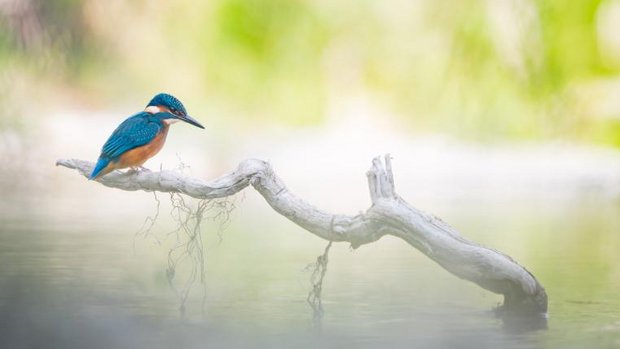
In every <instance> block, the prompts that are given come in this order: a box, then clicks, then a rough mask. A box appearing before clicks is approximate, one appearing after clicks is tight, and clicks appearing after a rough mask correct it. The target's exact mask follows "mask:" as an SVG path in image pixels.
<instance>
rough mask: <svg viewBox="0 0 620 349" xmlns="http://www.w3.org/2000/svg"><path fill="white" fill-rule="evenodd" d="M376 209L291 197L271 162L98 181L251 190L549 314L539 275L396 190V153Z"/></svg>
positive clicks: (510, 307) (521, 308)
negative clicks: (407, 249) (208, 176)
mask: <svg viewBox="0 0 620 349" xmlns="http://www.w3.org/2000/svg"><path fill="white" fill-rule="evenodd" d="M56 164H57V165H60V166H64V167H67V168H70V169H75V170H77V171H79V172H80V173H81V174H82V175H84V176H85V177H88V174H90V172H91V171H92V169H93V166H94V164H93V163H91V162H88V161H83V160H75V159H72V160H58V162H57V163H56ZM367 177H368V186H369V190H370V197H371V199H372V206H371V207H370V208H369V209H368V210H367V211H366V212H365V213H363V214H359V215H356V216H346V215H335V214H331V213H328V212H324V211H322V210H320V209H317V208H316V207H314V206H312V205H310V204H309V203H307V202H306V201H304V200H303V199H301V198H299V197H298V196H296V195H295V194H293V193H292V192H290V191H289V190H288V189H287V187H286V186H285V185H284V182H283V181H282V180H281V179H280V178H279V177H278V176H277V175H276V174H275V172H274V171H273V169H272V168H271V166H270V165H269V163H267V162H265V161H262V160H256V159H249V160H245V161H243V162H241V163H240V164H239V166H238V167H237V169H236V170H235V171H233V172H231V173H228V174H225V175H223V176H221V177H219V178H217V179H214V180H212V181H203V180H200V179H196V178H190V177H187V176H184V175H182V174H179V173H178V172H175V171H161V172H151V171H148V170H147V171H139V172H136V171H129V172H120V171H115V172H112V173H110V174H108V175H106V176H103V177H101V178H99V179H98V180H97V181H98V182H99V183H101V184H103V185H105V186H108V187H111V188H118V189H121V190H129V191H133V190H144V191H159V192H175V193H183V194H186V195H189V196H191V197H194V198H197V199H215V198H222V197H226V196H230V195H233V194H235V193H237V192H239V191H241V190H243V189H244V188H245V187H247V186H249V185H252V186H253V187H254V188H255V189H256V190H257V191H258V192H259V193H260V194H261V195H262V196H263V197H264V198H265V200H266V201H267V203H268V204H269V205H270V206H271V207H272V208H273V209H274V210H275V211H276V212H278V213H280V214H281V215H283V216H285V217H286V218H288V219H289V220H291V221H292V222H294V223H296V224H297V225H299V226H301V227H302V228H304V229H305V230H307V231H309V232H310V233H312V234H315V235H317V236H319V237H321V238H323V239H325V240H329V241H345V242H349V243H351V245H352V246H353V247H354V248H357V247H359V246H361V245H363V244H368V243H371V242H374V241H376V240H378V239H379V238H381V237H382V236H383V235H393V236H396V237H399V238H401V239H403V240H405V241H406V242H407V243H409V244H410V245H411V246H413V247H415V248H416V249H418V250H419V251H421V252H422V253H424V254H425V255H426V256H427V257H429V258H430V259H432V260H434V261H435V262H437V263H438V264H439V265H440V266H442V267H443V268H444V269H446V270H447V271H449V272H450V273H452V274H454V275H456V276H458V277H459V278H462V279H465V280H469V281H471V282H474V283H476V284H477V285H479V286H480V287H482V288H484V289H486V290H489V291H491V292H494V293H498V294H502V295H504V306H503V309H504V310H506V311H509V312H517V313H526V314H541V313H546V312H547V294H546V292H545V289H544V288H543V287H542V285H541V284H540V283H539V282H538V280H536V278H535V277H534V276H533V275H532V274H531V273H530V272H529V271H527V270H526V269H525V268H524V267H522V266H521V265H519V264H518V263H517V262H515V261H514V260H513V259H512V258H510V257H509V256H507V255H505V254H503V253H501V252H499V251H495V250H493V249H490V248H487V247H484V246H481V245H479V244H477V243H475V242H472V241H469V240H467V239H465V238H464V237H462V236H461V235H460V234H459V233H458V232H457V231H456V230H455V229H453V228H452V227H450V226H449V225H448V224H446V223H444V222H443V221H442V220H441V219H439V218H436V217H434V216H432V215H429V214H426V213H424V212H421V211H419V210H417V209H416V208H414V207H412V206H410V205H409V204H408V203H407V202H405V201H404V200H403V199H402V198H400V197H399V196H398V195H397V194H396V192H395V189H394V177H393V175H392V166H391V161H390V157H389V156H385V160H384V161H382V160H381V159H380V158H378V157H377V158H375V159H373V162H372V167H371V168H370V170H369V171H368V173H367Z"/></svg>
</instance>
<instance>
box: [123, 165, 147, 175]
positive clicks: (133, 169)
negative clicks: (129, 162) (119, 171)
mask: <svg viewBox="0 0 620 349" xmlns="http://www.w3.org/2000/svg"><path fill="white" fill-rule="evenodd" d="M140 172H151V170H149V169H148V168H146V167H144V166H131V167H130V168H129V170H128V171H127V173H130V174H134V173H140Z"/></svg>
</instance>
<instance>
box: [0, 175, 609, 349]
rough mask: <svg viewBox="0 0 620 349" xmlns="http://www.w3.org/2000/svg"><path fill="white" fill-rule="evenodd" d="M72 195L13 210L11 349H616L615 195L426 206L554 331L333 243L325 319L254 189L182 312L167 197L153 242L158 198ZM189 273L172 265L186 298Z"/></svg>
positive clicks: (408, 258)
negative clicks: (540, 292)
mask: <svg viewBox="0 0 620 349" xmlns="http://www.w3.org/2000/svg"><path fill="white" fill-rule="evenodd" d="M80 186H84V184H83V183H81V182H80ZM62 188H65V187H63V186H62V185H61V187H60V188H59V189H57V190H56V191H54V190H52V191H51V193H50V194H49V195H46V196H43V197H39V196H37V195H22V194H23V193H21V194H19V195H18V194H15V193H13V194H9V196H5V200H3V203H2V207H1V209H2V212H1V213H0V347H2V348H30V347H45V348H84V347H88V348H98V347H100V348H131V347H148V348H170V347H174V346H176V347H196V348H203V347H212V348H222V347H239V348H245V347H264V348H268V347H282V348H291V347H356V348H359V347H385V346H388V345H389V346H392V347H420V348H428V347H433V348H451V347H459V348H482V347H487V348H499V347H502V348H613V347H620V214H619V213H620V205H619V204H618V202H615V201H610V200H608V199H605V200H604V199H602V198H600V199H599V198H597V197H591V196H586V197H579V198H575V200H574V202H566V201H562V202H557V201H554V200H553V199H549V200H547V199H544V198H543V199H532V201H531V202H518V203H510V204H507V203H506V202H504V201H501V200H500V201H497V202H471V201H469V204H468V205H463V204H462V203H459V202H450V203H445V202H444V203H440V204H437V205H432V204H429V203H427V204H426V206H427V207H421V208H425V209H427V210H429V211H433V212H435V213H437V214H440V215H441V216H442V217H443V218H444V219H445V220H446V221H448V222H450V223H451V224H452V225H454V226H456V227H457V228H458V229H459V230H460V231H461V232H463V234H464V235H466V236H467V237H469V238H471V239H474V240H476V241H479V242H481V243H483V244H485V245H487V246H491V247H494V248H497V249H500V250H502V251H505V252H506V253H508V254H509V255H511V256H513V257H514V258H515V259H517V260H518V261H519V262H521V263H522V264H524V265H525V266H526V267H527V268H528V269H529V270H531V271H532V272H533V273H534V274H535V275H536V276H537V277H538V278H539V280H540V281H541V282H542V284H543V285H544V286H545V287H546V288H547V292H548V294H549V299H550V305H549V307H550V312H549V317H548V322H547V325H546V326H541V325H540V324H538V325H532V323H531V322H529V321H528V322H527V323H526V324H521V325H514V324H512V323H509V322H504V321H502V320H501V319H498V318H496V317H495V316H494V314H493V312H492V309H493V307H494V306H495V305H497V304H498V303H499V302H501V298H500V297H498V296H496V295H494V294H491V293H488V292H486V291H484V290H481V289H480V288H478V287H477V286H475V285H473V284H470V283H468V282H464V281H462V280H459V279H457V278H456V277H454V276H452V275H450V274H448V273H447V272H445V271H444V270H442V269H441V268H439V267H438V266H437V265H435V264H434V263H433V262H431V261H429V260H427V259H426V258H425V257H423V256H422V255H421V254H420V253H418V252H417V251H415V250H413V249H412V248H411V247H409V246H408V245H406V244H404V243H403V242H402V241H399V240H397V239H394V238H384V239H382V240H380V241H379V242H378V243H375V244H372V245H370V246H364V247H362V248H360V249H358V250H356V251H352V250H350V249H349V247H348V246H345V245H335V246H334V247H333V249H332V252H331V254H330V263H329V270H328V272H327V276H326V279H325V284H324V294H323V302H324V303H323V305H324V310H325V313H324V316H323V319H322V321H320V322H319V323H317V322H315V321H313V313H312V310H311V308H310V307H309V306H308V305H307V304H306V301H305V298H306V294H307V292H308V290H309V281H308V280H309V277H310V273H309V271H307V270H306V266H307V265H308V264H309V263H311V262H312V261H314V260H315V258H316V256H317V255H319V254H320V253H321V252H322V250H323V248H324V246H325V243H324V242H323V241H320V240H319V239H317V238H315V237H314V236H312V235H310V234H307V233H305V232H304V231H302V230H301V229H299V228H297V227H296V226H294V225H293V224H291V223H289V222H287V221H286V220H284V219H282V218H281V217H279V216H277V215H276V214H275V213H273V212H271V211H270V210H269V208H267V207H266V205H265V204H264V203H263V202H261V199H260V198H258V197H256V195H254V194H253V193H252V194H250V193H248V197H247V198H246V199H245V201H243V202H241V203H239V204H238V206H239V207H238V209H237V210H236V211H235V214H234V216H233V219H232V222H231V224H230V225H229V226H228V227H227V228H226V229H225V230H224V232H223V234H222V235H221V241H220V239H219V237H218V234H217V225H215V224H206V225H205V226H204V227H203V236H204V245H205V250H206V270H205V273H204V275H205V283H204V288H203V287H202V286H201V284H200V283H196V284H195V285H194V286H193V288H192V291H191V293H190V296H189V298H188V300H187V304H186V311H185V315H184V316H182V315H181V313H180V311H179V306H180V298H179V296H178V294H177V293H176V292H175V290H174V289H173V288H171V286H170V285H169V283H168V281H167V277H166V258H167V253H168V250H169V248H170V246H171V244H174V241H175V237H174V235H170V236H168V235H166V234H167V233H168V232H169V231H171V230H173V228H174V222H172V220H171V218H170V215H169V214H168V213H169V211H170V207H169V203H168V197H167V196H160V197H159V198H160V199H161V201H162V207H161V210H160V211H161V217H160V219H159V220H158V222H157V224H155V226H154V228H153V230H152V233H153V234H154V235H151V236H147V237H146V238H143V237H138V238H136V237H135V233H136V231H138V230H139V228H140V226H141V225H142V223H143V220H144V217H146V216H147V215H149V214H152V213H153V211H154V210H155V203H154V200H153V197H152V194H147V193H124V192H120V191H113V190H107V191H106V194H105V195H108V196H101V195H99V194H93V195H90V194H91V193H89V192H85V193H82V194H80V195H66V194H60V193H61V192H62ZM7 191H8V190H7ZM507 201H509V200H507ZM110 203H112V204H110ZM155 236H157V237H159V239H160V240H161V241H162V242H161V244H158V243H157V242H156V240H155V238H154V237H155ZM191 265H192V263H191V262H185V264H184V263H181V264H180V266H179V267H178V273H179V276H178V278H177V279H176V280H177V283H176V284H175V286H176V287H177V288H182V285H183V282H184V281H183V280H185V279H184V278H186V277H187V275H188V274H187V273H188V272H189V270H191ZM203 290H204V292H203Z"/></svg>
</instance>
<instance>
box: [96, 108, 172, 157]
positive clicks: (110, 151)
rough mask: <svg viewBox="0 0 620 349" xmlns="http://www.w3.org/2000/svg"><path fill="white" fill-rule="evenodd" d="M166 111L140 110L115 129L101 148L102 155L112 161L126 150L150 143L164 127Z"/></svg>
mask: <svg viewBox="0 0 620 349" xmlns="http://www.w3.org/2000/svg"><path fill="white" fill-rule="evenodd" d="M165 116H166V113H157V114H149V113H147V112H140V113H138V114H135V115H133V116H130V117H129V118H128V119H127V120H125V121H123V122H122V123H121V124H120V125H119V126H118V127H117V128H116V130H114V132H113V133H112V135H111V136H110V138H108V140H107V141H106V142H105V144H104V145H103V148H102V149H101V156H102V157H106V158H108V159H110V160H112V161H114V160H116V159H117V158H118V157H119V156H121V155H122V154H123V153H124V152H126V151H128V150H131V149H133V148H136V147H139V146H141V145H145V144H148V143H149V142H150V141H152V140H153V138H155V136H157V134H158V133H159V131H160V130H161V129H162V128H163V127H164V125H163V123H162V119H163V117H165Z"/></svg>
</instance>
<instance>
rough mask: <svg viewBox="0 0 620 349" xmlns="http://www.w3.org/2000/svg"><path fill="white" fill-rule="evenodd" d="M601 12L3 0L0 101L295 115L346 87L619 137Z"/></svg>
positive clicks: (473, 124) (459, 113)
mask: <svg viewBox="0 0 620 349" xmlns="http://www.w3.org/2000/svg"><path fill="white" fill-rule="evenodd" d="M614 16H615V17H614ZM616 17H620V2H619V1H618V0H605V1H600V0H597V1H589V0H576V1H572V2H571V4H570V6H567V4H566V3H565V2H563V1H559V0H524V1H517V0H501V1H500V0H498V1H480V0H463V1H458V2H453V1H445V0H444V1H432V0H419V1H415V2H408V1H385V2H373V1H356V2H352V1H337V2H329V1H310V0H215V1H210V2H199V3H197V2H194V1H189V0H182V1H176V2H174V3H168V2H164V1H135V2H118V1H112V2H100V1H95V0H62V1H60V0H59V1H45V0H10V1H5V2H2V3H1V4H0V64H1V66H2V70H3V74H2V77H1V80H0V90H1V91H2V92H5V91H9V92H8V93H2V96H1V97H0V102H1V103H3V104H5V105H10V104H19V103H23V100H24V99H29V98H31V96H32V94H33V93H36V94H37V96H40V98H41V100H42V101H43V102H42V103H43V104H45V103H48V102H49V103H53V101H54V100H55V99H56V97H57V96H59V95H60V96H69V97H70V98H72V100H77V101H82V102H83V103H94V104H95V105H96V106H97V107H100V106H101V105H114V104H115V103H120V104H122V103H128V102H129V101H134V100H135V99H136V98H142V99H145V96H148V95H150V94H152V93H154V92H157V91H160V90H165V91H171V92H174V93H175V94H178V95H180V96H182V97H183V99H184V100H190V101H192V105H197V104H198V105H200V104H208V105H212V106H215V108H216V109H217V110H220V113H219V115H220V116H222V117H224V116H231V115H232V116H234V117H235V118H239V120H240V121H241V122H243V120H249V121H253V122H264V121H265V120H270V121H272V122H278V123H283V122H284V123H289V124H301V125H307V124H316V123H319V122H322V121H323V120H325V119H326V118H327V117H328V115H333V114H334V112H335V111H337V110H339V109H338V108H337V107H336V106H338V105H339V104H342V103H345V102H346V101H347V100H349V99H352V98H356V97H360V96H361V97H362V98H365V99H370V100H372V102H373V103H376V104H378V105H379V106H380V109H381V110H382V111H384V112H385V113H386V114H393V115H398V116H399V117H400V118H402V119H404V120H406V121H407V122H406V124H407V125H409V126H410V127H411V129H412V130H415V131H421V132H428V131H431V132H442V133H443V132H445V133H451V134H454V135H457V136H460V137H467V138H474V139H478V140H484V139H505V138H510V139H548V138H569V139H578V140H582V141H588V142H595V143H604V144H613V145H616V146H620V103H618V102H615V101H616V100H619V99H620V75H619V73H620V47H619V46H620V43H618V40H615V41H614V39H613V38H614V37H615V36H617V34H616V33H618V32H620V18H616ZM615 23H618V24H615ZM16 81H21V83H16ZM67 99H69V98H65V99H61V100H67ZM11 115H14V114H11ZM381 117H382V116H381ZM3 119H5V121H3V122H2V123H0V127H2V125H4V126H6V125H7V121H6V120H8V116H3Z"/></svg>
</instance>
